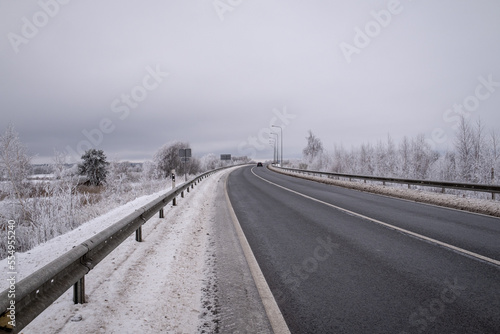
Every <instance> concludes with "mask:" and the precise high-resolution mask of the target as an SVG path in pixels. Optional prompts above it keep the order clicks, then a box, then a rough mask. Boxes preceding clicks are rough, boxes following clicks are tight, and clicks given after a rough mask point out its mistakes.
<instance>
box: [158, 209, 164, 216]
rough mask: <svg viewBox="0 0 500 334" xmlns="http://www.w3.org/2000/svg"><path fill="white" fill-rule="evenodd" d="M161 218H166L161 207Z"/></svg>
mask: <svg viewBox="0 0 500 334" xmlns="http://www.w3.org/2000/svg"><path fill="white" fill-rule="evenodd" d="M159 212H160V218H165V214H164V212H163V208H161V209H160V211H159Z"/></svg>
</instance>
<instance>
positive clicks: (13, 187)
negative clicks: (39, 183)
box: [0, 124, 32, 222]
mask: <svg viewBox="0 0 500 334" xmlns="http://www.w3.org/2000/svg"><path fill="white" fill-rule="evenodd" d="M30 170H31V156H30V155H29V154H28V149H27V148H26V146H24V145H23V144H22V143H21V141H20V140H19V135H18V133H17V132H16V130H15V129H14V126H13V125H12V124H10V125H9V126H7V129H6V130H5V132H4V133H3V134H2V136H1V137H0V174H1V175H2V176H3V177H4V178H6V179H7V180H8V184H9V187H8V191H9V195H10V196H11V197H13V198H15V199H16V201H17V203H18V204H19V206H20V207H21V211H22V213H23V216H22V218H23V219H25V220H27V221H29V222H32V219H31V215H30V212H29V210H28V208H27V203H26V198H27V196H28V192H29V184H28V182H27V178H28V175H29V174H30Z"/></svg>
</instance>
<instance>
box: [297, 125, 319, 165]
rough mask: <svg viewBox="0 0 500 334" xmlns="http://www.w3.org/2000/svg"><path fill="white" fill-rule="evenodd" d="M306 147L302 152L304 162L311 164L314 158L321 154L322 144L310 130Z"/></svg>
mask: <svg viewBox="0 0 500 334" xmlns="http://www.w3.org/2000/svg"><path fill="white" fill-rule="evenodd" d="M306 139H307V146H306V147H305V148H304V149H303V150H302V154H303V155H304V158H305V160H307V161H308V162H309V163H311V162H312V161H313V160H314V158H316V157H317V156H318V155H320V154H321V153H323V143H322V142H321V140H320V139H319V138H318V137H316V136H315V135H314V134H313V133H312V131H311V130H309V136H308V137H306Z"/></svg>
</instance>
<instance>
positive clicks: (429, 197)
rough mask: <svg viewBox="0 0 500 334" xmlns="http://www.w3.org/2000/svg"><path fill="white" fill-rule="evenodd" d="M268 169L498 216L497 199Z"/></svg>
mask: <svg viewBox="0 0 500 334" xmlns="http://www.w3.org/2000/svg"><path fill="white" fill-rule="evenodd" d="M269 169H271V170H273V171H276V172H278V173H281V174H285V175H290V176H294V177H299V178H303V179H308V180H312V181H317V182H321V183H325V184H330V185H334V186H340V187H344V188H349V189H355V190H360V191H366V192H371V193H375V194H380V195H385V196H392V197H398V198H403V199H407V200H410V201H415V202H422V203H427V204H433V205H439V206H444V207H448V208H453V209H457V210H464V211H470V212H474V213H480V214H485V215H490V216H495V217H500V202H498V201H493V200H484V199H475V198H463V197H457V196H456V195H450V194H438V193H432V192H427V191H421V190H415V189H403V188H396V187H390V186H381V185H376V184H370V183H360V182H353V181H343V180H335V179H329V178H325V177H319V176H311V175H304V174H297V173H292V172H288V171H283V170H280V169H278V168H275V167H272V166H269Z"/></svg>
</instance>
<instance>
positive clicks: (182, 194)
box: [181, 190, 184, 198]
mask: <svg viewBox="0 0 500 334" xmlns="http://www.w3.org/2000/svg"><path fill="white" fill-rule="evenodd" d="M181 197H182V198H184V190H183V191H181Z"/></svg>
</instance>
